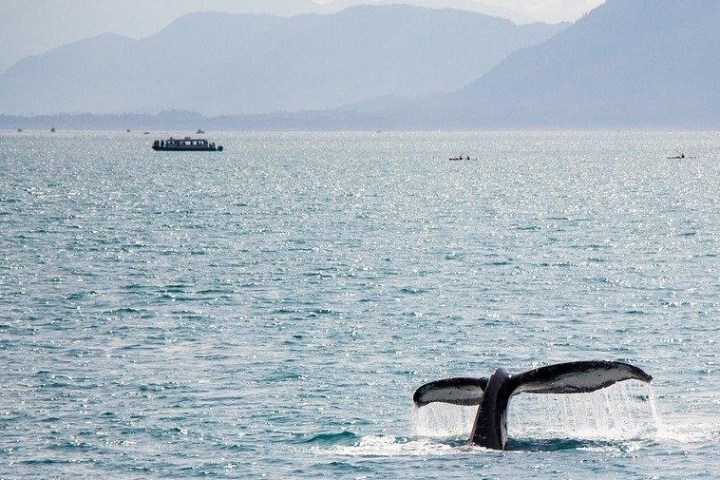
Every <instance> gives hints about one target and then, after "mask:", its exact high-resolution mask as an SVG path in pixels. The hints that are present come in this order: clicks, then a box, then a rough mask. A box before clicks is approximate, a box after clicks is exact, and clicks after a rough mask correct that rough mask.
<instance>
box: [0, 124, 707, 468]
mask: <svg viewBox="0 0 720 480" xmlns="http://www.w3.org/2000/svg"><path fill="white" fill-rule="evenodd" d="M170 133H171V132H162V133H157V134H156V135H155V136H154V137H156V138H164V137H166V136H169V135H170ZM209 137H210V139H211V140H212V141H216V142H218V143H220V144H222V145H224V146H225V151H224V152H222V153H217V152H215V153H161V152H153V151H152V150H151V149H150V143H151V141H152V139H153V138H150V137H149V136H143V135H140V134H136V133H124V132H122V133H93V132H62V131H61V132H57V133H55V134H50V133H49V132H22V133H14V132H13V133H1V134H0V365H1V366H2V368H1V369H0V380H1V384H2V388H1V389H0V478H3V479H31V478H32V479H50V478H61V479H66V478H67V479H98V478H112V479H139V478H142V479H150V478H175V479H182V478H201V477H202V478H271V479H292V478H347V479H365V478H417V479H434V478H438V479H467V478H488V479H500V478H526V479H531V478H537V479H555V478H583V479H616V478H624V479H651V478H663V479H667V478H678V479H680V478H683V479H688V478H693V479H707V478H716V477H717V476H718V475H719V474H720V448H719V447H718V442H719V441H720V366H719V364H720V357H719V355H720V354H719V351H720V334H719V333H718V332H719V330H720V327H719V325H720V323H719V322H720V259H719V258H718V254H719V253H720V133H683V132H675V133H673V132H662V133H641V132H638V133H616V132H592V133H581V132H578V133H553V132H546V133H527V132H523V133H374V132H373V133H217V134H211V135H209ZM676 150H683V151H685V152H686V153H687V154H688V155H689V156H691V157H695V158H688V159H684V160H669V159H667V158H666V157H667V156H669V155H672V154H673V153H675V152H676ZM461 153H462V154H466V155H470V156H471V157H473V158H474V160H472V161H469V162H468V161H465V162H449V161H448V157H450V156H455V155H458V154H461ZM589 359H608V360H623V361H627V362H631V363H633V364H635V365H638V366H640V367H641V368H643V369H645V370H646V371H647V372H648V373H650V374H651V375H653V377H654V380H653V383H652V386H646V385H645V384H640V383H639V382H623V383H621V384H617V385H614V386H612V387H610V388H608V389H605V390H601V391H598V392H595V393H593V394H588V395H519V396H518V397H516V398H515V399H514V400H513V402H512V404H511V406H510V428H509V431H510V442H509V449H508V450H507V451H504V452H497V451H488V450H485V449H482V448H478V447H473V446H470V445H468V444H467V436H468V434H469V429H470V423H472V417H473V414H474V411H473V410H472V409H470V408H468V407H453V406H437V405H433V406H430V407H424V408H422V409H419V410H415V409H414V408H413V406H412V401H411V397H412V393H413V391H414V390H415V389H416V388H417V387H419V386H420V385H422V384H423V383H425V382H428V381H432V380H436V379H440V378H444V377H450V376H460V375H463V376H487V375H489V374H490V373H491V372H492V371H493V370H494V369H495V368H498V367H505V368H507V369H509V370H510V371H511V372H520V371H524V370H527V369H530V368H534V367H537V366H541V365H545V364H550V363H556V362H564V361H573V360H589Z"/></svg>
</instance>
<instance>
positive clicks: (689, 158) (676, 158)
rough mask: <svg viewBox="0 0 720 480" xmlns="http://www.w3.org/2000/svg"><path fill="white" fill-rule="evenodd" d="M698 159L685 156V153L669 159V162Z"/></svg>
mask: <svg viewBox="0 0 720 480" xmlns="http://www.w3.org/2000/svg"><path fill="white" fill-rule="evenodd" d="M696 158H697V157H688V156H687V155H685V152H682V153H679V154H678V155H673V156H671V157H667V159H668V160H684V159H688V160H694V159H696Z"/></svg>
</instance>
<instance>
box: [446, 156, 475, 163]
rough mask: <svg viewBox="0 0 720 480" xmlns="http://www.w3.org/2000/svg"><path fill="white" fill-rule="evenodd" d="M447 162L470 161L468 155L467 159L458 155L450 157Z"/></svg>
mask: <svg viewBox="0 0 720 480" xmlns="http://www.w3.org/2000/svg"><path fill="white" fill-rule="evenodd" d="M449 160H450V161H451V162H461V161H468V160H470V155H468V156H467V157H463V156H462V155H460V156H459V157H450V158H449Z"/></svg>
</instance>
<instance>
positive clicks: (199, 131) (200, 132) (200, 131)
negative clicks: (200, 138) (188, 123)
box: [195, 128, 205, 135]
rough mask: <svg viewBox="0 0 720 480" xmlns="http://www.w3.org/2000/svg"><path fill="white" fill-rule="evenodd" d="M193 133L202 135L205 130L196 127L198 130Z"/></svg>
mask: <svg viewBox="0 0 720 480" xmlns="http://www.w3.org/2000/svg"><path fill="white" fill-rule="evenodd" d="M195 133H196V134H197V135H202V134H203V133H205V131H204V130H201V129H199V128H198V131H197V132H195Z"/></svg>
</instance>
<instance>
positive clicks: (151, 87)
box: [0, 5, 566, 115]
mask: <svg viewBox="0 0 720 480" xmlns="http://www.w3.org/2000/svg"><path fill="white" fill-rule="evenodd" d="M565 27H566V26H565V25H545V24H532V25H524V26H518V25H515V24H513V23H512V22H510V21H508V20H503V19H498V18H493V17H488V16H485V15H481V14H476V13H469V12H462V11H457V10H447V9H446V10H429V9H424V8H418V7H410V6H402V5H393V6H361V7H354V8H351V9H347V10H344V11H342V12H341V13H338V14H335V15H302V16H297V17H291V18H280V17H274V16H268V15H232V14H219V13H204V14H191V15H188V16H185V17H183V18H180V19H178V20H176V21H175V22H173V23H172V24H171V25H170V26H168V27H167V28H165V29H164V30H162V31H161V32H159V33H158V34H156V35H153V36H151V37H148V38H145V39H141V40H134V39H130V38H127V37H122V36H119V35H115V34H103V35H100V36H97V37H93V38H91V39H87V40H83V41H79V42H75V43H73V44H70V45H66V46H64V47H61V48H58V49H56V50H53V51H51V52H48V53H46V54H43V55H38V56H35V57H30V58H27V59H25V60H23V61H21V62H19V63H18V64H16V65H15V66H13V67H11V68H10V69H8V70H7V71H5V72H3V73H2V74H0V113H3V114H20V115H39V114H54V113H85V112H90V113H126V112H127V113H129V112H138V113H143V112H144V113H152V112H158V111H163V110H170V109H177V108H179V109H184V110H194V111H197V112H199V113H202V114H205V115H226V114H264V113H271V112H274V111H289V112H292V111H301V110H322V109H327V108H334V107H337V106H340V105H343V104H347V103H352V102H359V101H363V100H368V99H372V98H375V97H379V96H384V95H398V96H418V95H427V94H431V93H440V92H449V91H453V90H457V89H459V88H461V87H462V86H463V85H465V84H467V83H469V82H471V81H472V80H474V79H476V78H478V77H480V76H481V75H483V74H484V73H486V72H487V71H488V70H489V69H491V68H492V67H493V66H495V65H497V64H498V63H499V62H500V61H502V59H503V58H505V57H507V56H508V55H509V54H510V53H512V52H513V51H516V50H518V49H521V48H525V47H527V46H529V45H534V44H537V43H539V42H542V41H544V40H546V39H547V38H549V37H551V36H552V35H553V34H555V33H557V32H559V31H561V30H562V29H563V28H565Z"/></svg>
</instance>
